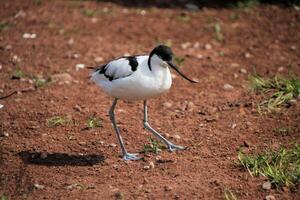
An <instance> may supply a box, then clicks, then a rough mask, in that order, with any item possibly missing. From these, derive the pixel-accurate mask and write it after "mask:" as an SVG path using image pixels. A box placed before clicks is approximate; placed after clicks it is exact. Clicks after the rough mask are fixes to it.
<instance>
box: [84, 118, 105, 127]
mask: <svg viewBox="0 0 300 200" xmlns="http://www.w3.org/2000/svg"><path fill="white" fill-rule="evenodd" d="M102 126H103V124H102V119H100V118H96V117H90V118H89V119H88V121H87V127H88V128H89V129H92V128H96V127H102Z"/></svg>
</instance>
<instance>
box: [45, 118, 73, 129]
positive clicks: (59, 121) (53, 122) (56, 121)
mask: <svg viewBox="0 0 300 200" xmlns="http://www.w3.org/2000/svg"><path fill="white" fill-rule="evenodd" d="M70 122H71V120H70V119H67V118H65V117H63V116H54V117H51V118H50V119H47V125H48V126H49V127H56V126H63V125H66V124H68V123H70Z"/></svg>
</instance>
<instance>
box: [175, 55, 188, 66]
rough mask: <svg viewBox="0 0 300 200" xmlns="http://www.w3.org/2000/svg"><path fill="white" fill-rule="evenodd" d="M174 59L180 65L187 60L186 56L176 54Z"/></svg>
mask: <svg viewBox="0 0 300 200" xmlns="http://www.w3.org/2000/svg"><path fill="white" fill-rule="evenodd" d="M174 61H175V63H176V64H177V65H178V66H179V67H180V66H181V64H182V63H183V62H184V61H185V58H184V57H179V56H175V57H174Z"/></svg>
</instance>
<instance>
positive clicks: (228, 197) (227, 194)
mask: <svg viewBox="0 0 300 200" xmlns="http://www.w3.org/2000/svg"><path fill="white" fill-rule="evenodd" d="M224 199H225V200H237V198H236V196H235V195H234V194H233V192H232V191H231V190H230V189H228V188H225V190H224Z"/></svg>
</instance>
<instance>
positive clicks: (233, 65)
mask: <svg viewBox="0 0 300 200" xmlns="http://www.w3.org/2000/svg"><path fill="white" fill-rule="evenodd" d="M239 66H240V65H239V64H238V63H231V67H239Z"/></svg>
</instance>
